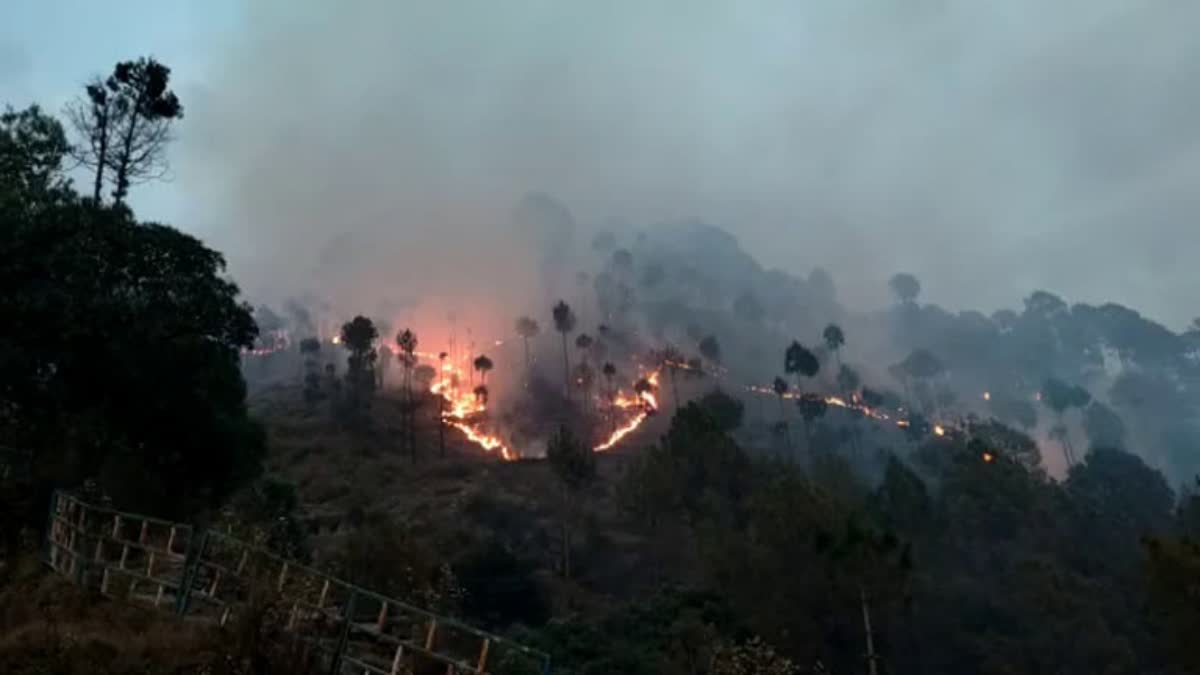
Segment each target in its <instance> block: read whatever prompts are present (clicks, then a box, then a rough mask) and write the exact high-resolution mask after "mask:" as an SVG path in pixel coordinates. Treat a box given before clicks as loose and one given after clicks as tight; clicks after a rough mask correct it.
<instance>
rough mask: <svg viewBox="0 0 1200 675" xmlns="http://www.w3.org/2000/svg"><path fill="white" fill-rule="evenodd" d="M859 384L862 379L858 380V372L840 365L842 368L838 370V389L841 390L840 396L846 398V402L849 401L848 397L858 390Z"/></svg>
mask: <svg viewBox="0 0 1200 675" xmlns="http://www.w3.org/2000/svg"><path fill="white" fill-rule="evenodd" d="M861 383H862V379H861V378H859V376H858V372H857V371H856V370H854V369H853V368H851V367H850V366H847V365H845V364H842V366H841V367H840V368H838V372H837V385H838V389H840V390H841V392H842V395H843V396H845V397H846V399H847V401H848V400H849V399H850V395H851V394H852V393H854V392H855V391H856V390H857V389H858V387H859V385H860V384H861Z"/></svg>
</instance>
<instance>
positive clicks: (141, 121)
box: [68, 58, 183, 204]
mask: <svg viewBox="0 0 1200 675" xmlns="http://www.w3.org/2000/svg"><path fill="white" fill-rule="evenodd" d="M170 77H171V69H170V68H168V67H167V66H165V65H163V64H161V63H159V62H158V61H155V60H154V59H152V58H140V59H138V60H137V61H122V62H119V63H117V64H116V66H114V67H113V72H112V74H111V75H110V76H109V77H108V78H107V79H105V80H104V81H103V82H101V81H100V80H99V79H96V80H93V81H92V82H91V83H89V84H88V85H87V87H86V88H85V94H86V100H80V101H79V102H77V103H76V104H75V105H73V106H72V107H70V108H69V109H68V112H69V116H70V118H71V121H72V123H73V124H74V126H75V128H76V130H77V131H78V133H79V135H80V136H81V138H82V142H81V143H80V144H79V145H78V146H77V147H78V148H79V153H78V157H77V158H78V159H79V161H80V162H81V163H83V164H84V165H85V166H88V167H89V168H92V169H94V171H95V179H94V186H93V187H94V192H93V198H94V199H95V200H96V202H97V203H99V200H100V195H99V193H100V186H101V185H102V181H103V176H104V169H105V168H108V169H110V170H112V172H113V184H114V186H115V187H114V190H113V199H114V200H115V201H116V203H118V204H119V203H121V202H123V201H124V199H125V196H126V195H128V194H129V187H130V186H131V185H132V184H133V183H135V182H141V181H146V180H154V179H157V178H161V177H162V176H163V175H165V173H166V169H167V165H166V156H165V154H166V153H165V151H166V145H167V143H168V142H169V141H170V140H171V134H170V130H171V124H172V122H174V121H176V120H179V119H181V118H182V117H183V106H182V105H181V104H180V103H179V99H178V98H177V97H176V96H175V93H174V92H172V91H171V90H170V89H169V88H168V87H169V83H170Z"/></svg>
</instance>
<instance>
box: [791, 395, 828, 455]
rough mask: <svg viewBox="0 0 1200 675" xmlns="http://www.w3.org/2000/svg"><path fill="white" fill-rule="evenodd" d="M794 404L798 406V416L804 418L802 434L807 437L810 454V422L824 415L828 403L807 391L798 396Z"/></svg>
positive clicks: (811, 448)
mask: <svg viewBox="0 0 1200 675" xmlns="http://www.w3.org/2000/svg"><path fill="white" fill-rule="evenodd" d="M796 405H797V407H799V408H800V417H801V418H802V419H803V420H804V434H805V436H806V437H807V438H808V451H809V453H810V454H811V453H812V451H813V447H812V445H813V435H812V423H813V421H814V420H817V419H820V418H821V417H824V416H825V412H826V410H827V409H828V407H829V404H827V403H826V402H825V398H824V397H823V396H821V395H819V394H812V393H807V394H803V395H801V396H800V398H799V400H797V401H796Z"/></svg>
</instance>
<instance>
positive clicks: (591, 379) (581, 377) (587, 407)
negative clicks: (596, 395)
mask: <svg viewBox="0 0 1200 675" xmlns="http://www.w3.org/2000/svg"><path fill="white" fill-rule="evenodd" d="M574 380H575V386H577V387H579V391H580V393H581V395H582V397H583V411H584V413H588V412H590V411H591V407H592V395H591V392H592V385H594V384H595V382H596V371H595V370H593V369H592V367H591V366H590V365H588V362H587V361H581V362H580V363H579V365H577V366H575V374H574Z"/></svg>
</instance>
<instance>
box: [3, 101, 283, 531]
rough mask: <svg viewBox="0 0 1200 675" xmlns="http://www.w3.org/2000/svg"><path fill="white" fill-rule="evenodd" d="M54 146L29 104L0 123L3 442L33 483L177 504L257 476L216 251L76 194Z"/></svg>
mask: <svg viewBox="0 0 1200 675" xmlns="http://www.w3.org/2000/svg"><path fill="white" fill-rule="evenodd" d="M66 148H67V146H66V143H65V141H64V136H63V132H62V129H61V127H60V126H59V124H58V122H56V121H55V120H53V119H52V118H49V117H46V116H45V115H43V114H42V113H41V112H40V111H39V110H37V109H36V108H30V109H28V110H26V111H23V112H21V113H10V114H6V115H5V116H4V117H3V119H2V120H0V158H2V159H0V171H2V172H3V173H2V174H0V230H2V236H0V287H2V288H3V289H4V293H3V294H2V295H0V322H3V324H4V325H5V326H6V328H7V329H6V330H4V331H3V332H0V429H2V431H0V435H3V437H4V438H5V439H6V442H7V443H9V444H11V445H14V446H17V447H19V448H22V449H25V450H27V451H28V452H29V453H32V470H33V472H34V474H35V476H36V478H37V479H38V480H39V482H40V483H41V484H42V485H44V486H50V485H55V486H64V487H70V486H73V485H78V484H80V483H81V482H82V481H83V480H85V479H89V478H93V479H96V480H97V481H98V482H99V484H100V486H101V488H102V489H103V490H104V491H105V492H107V493H108V494H110V495H111V496H113V497H114V498H115V499H116V500H117V501H118V502H120V503H121V504H124V505H127V506H129V507H131V508H141V509H153V510H154V511H155V512H159V513H186V512H187V510H188V509H189V508H191V507H194V506H195V505H196V504H197V503H198V501H211V500H212V499H214V498H218V497H221V496H222V495H224V494H228V492H229V491H230V490H231V489H232V488H233V487H235V486H236V485H237V484H238V482H239V481H240V480H241V479H243V478H245V477H247V476H249V475H251V474H253V473H254V472H255V471H256V468H257V465H258V458H259V456H260V454H261V452H262V449H263V436H262V433H261V431H260V430H259V428H258V427H257V426H256V425H255V424H254V423H253V422H252V421H251V420H250V419H249V417H248V415H247V411H246V407H245V385H244V382H243V380H242V376H241V373H240V371H239V350H240V349H241V348H244V347H248V346H250V345H251V344H252V343H253V340H254V337H255V335H256V333H257V329H256V326H255V323H254V321H253V319H252V317H251V313H250V311H249V308H248V307H247V306H246V305H244V304H242V303H240V302H239V300H238V297H237V296H238V289H237V287H236V286H235V285H234V284H233V283H232V282H230V281H229V280H228V279H226V278H225V277H224V275H223V271H224V266H225V262H224V259H223V258H222V256H221V255H220V254H218V253H216V252H214V251H212V250H210V249H208V248H206V247H205V246H204V245H203V244H202V243H201V242H200V241H198V240H197V239H195V238H194V237H191V236H188V235H186V234H184V233H182V232H179V231H178V230H175V229H173V228H171V227H168V226H166V225H161V224H157V223H145V222H139V221H138V220H136V219H135V218H134V217H133V215H132V213H131V212H130V211H129V210H128V209H126V208H124V207H122V206H106V205H102V204H99V203H96V202H95V201H92V200H90V199H83V198H81V197H80V196H79V195H77V194H75V193H74V192H73V191H72V190H71V189H69V186H68V182H67V180H66V179H65V178H64V177H63V175H62V173H61V166H62V158H63V155H64V152H65V151H66Z"/></svg>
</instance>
